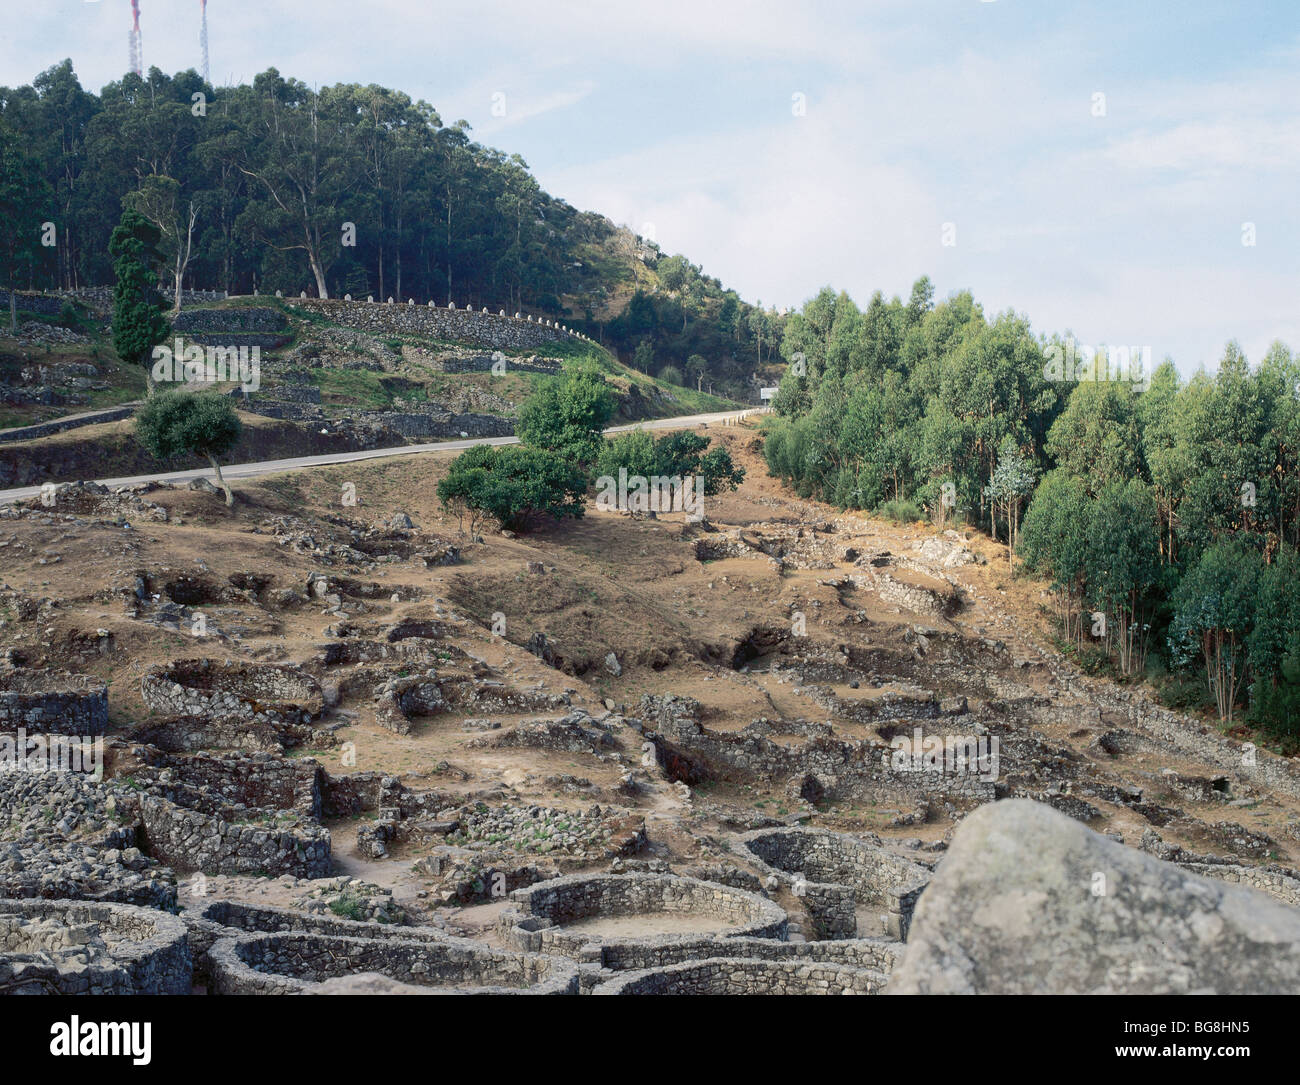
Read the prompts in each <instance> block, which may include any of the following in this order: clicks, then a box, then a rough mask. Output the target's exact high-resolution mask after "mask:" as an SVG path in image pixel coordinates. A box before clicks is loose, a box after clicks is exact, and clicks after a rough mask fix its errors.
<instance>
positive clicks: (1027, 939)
mask: <svg viewBox="0 0 1300 1085" xmlns="http://www.w3.org/2000/svg"><path fill="white" fill-rule="evenodd" d="M1297 990H1300V911H1298V910H1296V909H1293V908H1289V907H1287V906H1286V905H1284V904H1282V903H1280V902H1278V901H1277V900H1274V899H1273V898H1271V897H1269V896H1266V895H1265V894H1263V893H1259V892H1256V891H1254V890H1251V889H1244V888H1239V887H1237V886H1232V885H1228V884H1225V883H1223V882H1219V881H1214V880H1211V879H1208V878H1202V877H1200V876H1198V875H1195V874H1190V873H1188V872H1187V871H1185V870H1182V869H1180V868H1179V867H1177V866H1174V865H1172V864H1170V863H1165V862H1162V861H1161V860H1159V859H1155V858H1153V857H1152V856H1150V855H1147V854H1145V853H1143V852H1140V851H1136V850H1135V849H1133V848H1128V847H1125V846H1124V845H1122V844H1117V843H1115V842H1114V841H1112V840H1109V839H1107V838H1106V837H1104V836H1099V835H1098V834H1097V833H1094V832H1092V831H1091V830H1090V829H1087V828H1085V827H1084V826H1082V825H1080V824H1079V823H1078V822H1077V821H1075V820H1073V819H1072V818H1069V817H1066V816H1065V815H1064V814H1060V813H1058V812H1056V811H1055V810H1052V809H1051V808H1050V807H1047V806H1043V805H1041V804H1039V803H1034V802H1030V801H1028V800H1023V799H1014V800H1008V801H1005V802H997V803H991V804H989V805H986V806H983V807H980V808H979V809H978V810H976V811H975V812H974V813H973V814H971V815H970V816H969V817H967V818H966V820H965V821H964V822H963V823H962V825H961V827H960V828H959V829H958V830H957V833H956V835H955V836H954V838H953V841H952V845H951V848H950V849H949V852H948V854H947V856H946V857H945V858H944V860H943V862H942V863H941V864H940V866H939V869H938V871H937V872H936V874H935V876H934V879H933V880H932V881H931V882H930V884H929V886H928V887H927V888H926V891H925V893H924V895H923V896H922V897H921V900H920V902H919V903H918V905H917V909H916V915H915V919H914V921H913V924H912V930H911V936H910V940H909V942H908V945H907V950H906V952H905V954H904V956H903V961H902V964H901V965H900V966H899V969H898V971H897V972H895V974H894V976H893V979H892V981H891V983H890V986H889V991H890V993H891V994H1000V995H1015V994H1266V993H1283V992H1285V993H1294V992H1295V991H1297Z"/></svg>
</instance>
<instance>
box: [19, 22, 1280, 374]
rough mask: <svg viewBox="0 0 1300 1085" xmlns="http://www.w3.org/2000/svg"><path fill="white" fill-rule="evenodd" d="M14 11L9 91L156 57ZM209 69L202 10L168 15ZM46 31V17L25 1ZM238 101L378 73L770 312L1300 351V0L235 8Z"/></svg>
mask: <svg viewBox="0 0 1300 1085" xmlns="http://www.w3.org/2000/svg"><path fill="white" fill-rule="evenodd" d="M0 3H3V5H4V7H6V8H10V9H12V10H10V11H9V12H8V13H7V14H6V18H5V20H4V21H5V34H4V35H3V37H2V38H0V84H7V85H17V84H20V83H27V82H30V81H31V79H32V78H33V77H34V76H35V75H36V74H37V73H39V72H40V71H42V70H44V69H45V68H48V67H50V66H51V65H53V64H56V63H58V62H59V61H61V60H62V59H64V58H65V57H68V58H71V59H72V61H73V65H74V67H75V69H76V71H77V73H78V75H79V77H80V78H81V81H82V84H83V86H85V87H87V88H88V89H91V90H95V91H98V90H99V89H100V87H101V86H102V85H103V84H104V83H106V82H108V81H110V80H113V79H116V78H119V77H120V76H121V74H122V72H123V71H124V70H125V68H126V64H127V32H128V30H129V28H130V21H131V16H130V2H129V0H41V2H40V3H38V4H29V5H23V6H22V7H21V8H19V4H18V0H0ZM140 8H141V31H142V39H143V48H144V61H145V65H146V66H151V65H157V66H158V67H160V68H162V69H163V70H164V71H166V72H168V73H172V72H176V71H180V70H183V69H185V68H190V67H194V68H197V67H198V66H199V45H198V27H199V0H140ZM19 11H20V14H16V12H19ZM208 24H209V46H210V53H211V77H212V80H213V82H214V84H215V85H216V86H217V87H218V88H219V87H221V86H223V85H229V84H233V83H239V82H247V81H249V80H251V78H252V77H253V76H254V75H256V74H257V73H258V72H261V71H264V70H265V69H267V68H269V67H275V68H277V69H279V71H280V72H281V73H282V74H284V75H286V76H293V77H296V78H299V79H302V80H304V81H306V82H308V83H310V84H313V85H316V86H321V85H325V84H329V83H337V82H348V83H352V82H357V83H378V84H381V85H384V86H390V87H394V88H396V89H399V90H403V91H405V92H406V93H407V94H409V95H410V96H411V97H412V98H413V99H423V100H425V101H427V102H429V103H430V104H432V105H433V106H434V107H435V108H436V109H437V110H438V112H439V114H440V115H441V117H442V120H443V122H444V123H451V122H453V121H455V120H458V119H462V118H463V119H465V120H467V121H468V122H469V123H470V125H471V127H472V135H473V136H474V138H476V139H477V140H479V141H480V142H482V143H485V144H488V145H490V146H494V147H498V148H500V149H501V150H503V151H506V152H507V153H518V154H520V155H522V156H523V158H524V159H525V160H526V161H527V162H528V164H529V166H530V167H531V168H532V170H533V172H534V174H535V175H536V177H537V178H538V181H539V182H540V183H541V185H542V187H543V188H545V189H546V190H547V191H548V192H550V193H551V194H552V195H555V196H558V197H560V198H563V199H565V200H567V201H568V202H569V203H571V204H573V205H574V206H575V207H578V208H580V209H582V210H593V211H599V212H601V213H603V214H605V215H607V216H609V217H610V218H611V219H613V220H614V221H615V222H619V223H622V224H626V225H628V226H630V227H632V228H633V229H634V230H636V231H637V232H639V233H642V234H644V235H646V236H652V237H653V239H654V240H655V241H656V242H658V244H659V245H660V246H661V247H662V249H663V250H664V251H665V252H667V253H672V252H682V253H684V254H685V255H686V256H687V257H689V258H690V259H691V261H692V262H694V263H696V264H699V265H702V267H703V268H704V271H705V272H706V273H707V274H709V275H712V276H716V277H718V278H719V279H721V280H722V282H723V283H724V284H725V285H726V286H729V287H733V288H735V289H736V290H738V291H739V292H740V294H741V296H742V297H744V298H745V299H746V300H748V301H751V302H755V301H761V302H762V303H763V304H765V305H773V304H774V305H776V306H777V307H780V308H784V307H798V306H800V305H802V304H803V303H804V302H805V301H806V300H807V299H808V298H810V297H811V296H812V295H813V294H815V293H816V292H817V290H819V289H820V288H821V287H822V286H826V285H830V286H832V287H834V288H835V289H836V290H846V291H848V293H849V294H850V295H851V296H852V297H853V298H854V299H855V300H856V301H858V303H859V304H861V305H865V304H866V302H867V301H868V300H869V298H870V296H871V294H872V292H873V291H875V290H881V291H883V292H884V294H885V295H886V297H889V296H891V295H894V294H899V295H902V296H903V297H904V298H906V296H907V294H908V292H909V290H910V288H911V284H912V282H913V281H914V280H915V279H916V278H917V277H919V276H920V275H922V274H928V275H929V276H930V278H931V279H932V280H933V282H934V284H935V287H936V291H937V293H938V295H939V296H940V297H944V296H947V295H948V294H950V293H952V292H954V291H956V290H961V289H969V290H970V291H971V292H972V293H973V294H974V296H975V298H976V299H977V300H978V301H979V302H980V303H981V304H982V305H983V306H984V309H985V312H986V313H987V314H989V315H990V316H992V315H993V314H995V313H998V312H1001V311H1004V310H1007V309H1013V310H1015V311H1016V312H1018V313H1021V314H1024V315H1025V316H1027V317H1028V318H1029V320H1030V321H1031V323H1032V325H1033V327H1034V329H1035V331H1037V332H1042V333H1046V334H1052V333H1061V334H1067V333H1069V334H1072V335H1073V336H1074V337H1075V339H1076V340H1077V341H1078V342H1079V343H1080V344H1084V345H1093V346H1095V345H1099V344H1103V343H1109V344H1112V345H1114V344H1127V345H1131V346H1133V347H1149V348H1150V350H1151V352H1152V355H1153V356H1154V357H1155V358H1156V359H1157V360H1159V359H1160V358H1163V357H1165V356H1166V355H1168V356H1171V357H1173V358H1174V360H1175V361H1176V362H1177V363H1178V366H1179V368H1180V369H1181V370H1182V371H1183V372H1184V373H1185V374H1190V373H1192V372H1194V371H1195V370H1196V369H1197V368H1198V367H1199V366H1201V365H1204V366H1205V367H1206V368H1208V369H1211V370H1213V369H1214V368H1215V366H1216V365H1217V362H1218V359H1219V358H1220V356H1221V355H1222V353H1223V347H1224V344H1225V343H1226V342H1227V341H1228V340H1229V339H1236V340H1238V341H1239V342H1240V343H1241V345H1242V347H1243V348H1244V349H1245V351H1246V353H1247V355H1248V356H1249V357H1250V359H1251V360H1252V361H1258V360H1259V358H1260V357H1261V356H1262V355H1263V353H1264V351H1265V350H1266V349H1267V348H1268V346H1269V344H1270V343H1271V342H1272V341H1273V340H1274V339H1281V340H1283V341H1284V342H1286V343H1288V344H1289V345H1290V346H1292V347H1293V348H1294V349H1296V350H1300V305H1298V304H1297V303H1298V302H1300V297H1298V292H1297V287H1298V286H1300V281H1298V277H1297V271H1298V270H1300V269H1298V267H1297V264H1298V263H1300V215H1297V212H1296V208H1295V197H1296V186H1295V181H1296V178H1297V176H1298V175H1300V172H1298V167H1300V63H1298V62H1300V3H1297V2H1296V0H1235V2H1233V0H1223V2H1210V0H1180V2H1174V0H1143V2H1141V3H1134V2H1133V0H1091V2H1078V0H853V2H849V3H832V2H825V3H795V2H791V0H785V2H772V0H748V2H741V0H654V2H653V3H651V4H629V3H619V2H618V0H603V2H591V3H587V2H582V3H579V2H568V0H545V2H540V3H539V2H538V0H524V2H517V0H484V2H482V3H480V4H456V5H450V4H443V3H437V2H427V0H352V2H344V0H310V2H307V3H304V2H303V0H294V2H292V3H290V2H287V0H209V3H208Z"/></svg>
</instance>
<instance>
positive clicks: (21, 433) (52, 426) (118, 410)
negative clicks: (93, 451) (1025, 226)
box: [0, 407, 135, 444]
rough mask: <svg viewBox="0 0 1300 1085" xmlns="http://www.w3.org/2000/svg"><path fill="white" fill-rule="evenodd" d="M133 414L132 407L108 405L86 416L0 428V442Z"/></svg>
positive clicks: (28, 437)
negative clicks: (107, 407) (12, 427)
mask: <svg viewBox="0 0 1300 1085" xmlns="http://www.w3.org/2000/svg"><path fill="white" fill-rule="evenodd" d="M133 414H135V408H134V407H110V408H109V409H107V410H104V411H98V412H96V413H95V414H93V415H91V416H89V417H87V418H73V419H67V418H56V419H54V420H52V421H50V422H41V423H38V424H37V425H34V426H19V427H17V428H15V429H11V430H0V444H3V443H6V442H9V441H34V440H36V439H37V438H40V437H51V436H53V435H54V434H56V433H63V432H64V431H66V430H70V429H79V428H81V427H82V426H98V425H101V424H103V423H105V422H120V421H121V420H122V419H123V418H130V417H131V415H133Z"/></svg>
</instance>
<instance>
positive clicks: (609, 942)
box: [499, 874, 789, 962]
mask: <svg viewBox="0 0 1300 1085" xmlns="http://www.w3.org/2000/svg"><path fill="white" fill-rule="evenodd" d="M510 899H511V901H512V902H513V905H514V906H513V907H511V908H507V909H506V910H505V911H504V912H502V913H501V916H500V918H499V926H500V929H501V932H502V934H503V936H504V937H505V938H506V939H507V941H509V942H510V944H512V945H514V946H516V947H518V948H520V949H524V950H528V951H531V952H535V953H537V952H540V953H559V954H562V955H563V956H566V957H574V958H577V959H579V960H583V961H589V962H597V961H599V960H600V959H601V955H602V952H603V951H605V949H606V948H607V947H609V946H614V945H616V944H620V943H624V942H627V943H632V944H635V945H653V946H658V945H666V944H670V943H680V942H683V941H686V940H695V939H691V937H690V936H681V935H669V934H661V935H650V936H648V937H643V938H635V937H633V938H622V937H610V938H606V937H600V936H596V935H593V934H590V933H586V932H584V931H582V930H581V929H574V930H565V924H566V923H572V922H574V921H577V920H582V919H588V918H594V917H611V916H637V917H642V918H644V919H646V920H647V924H648V925H653V916H654V915H655V914H656V913H661V914H663V913H666V914H668V915H674V916H682V915H693V916H702V917H708V918H710V919H713V920H718V919H721V920H723V921H725V922H726V923H727V928H726V930H725V931H724V932H723V933H722V934H720V935H718V937H738V938H775V939H779V940H781V941H784V940H785V939H786V936H787V932H788V922H789V921H788V919H787V917H786V914H785V912H784V911H783V910H782V909H781V908H779V907H778V906H777V905H775V904H773V903H772V902H771V901H770V900H767V899H765V898H763V897H760V896H758V895H757V894H755V893H747V892H744V891H743V890H740V889H732V888H730V887H728V886H724V885H718V884H716V883H713V882H702V881H697V880H696V879H694V878H680V877H676V876H674V875H668V874H617V875H615V874H597V875H585V874H578V875H572V876H570V877H565V878H552V879H550V880H548V881H543V882H538V883H537V884H536V885H533V886H529V887H528V888H526V889H518V890H515V891H514V892H513V893H511V894H510ZM696 938H698V936H696ZM613 952H615V953H617V950H614V951H613Z"/></svg>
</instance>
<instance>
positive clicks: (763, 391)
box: [758, 388, 779, 403]
mask: <svg viewBox="0 0 1300 1085" xmlns="http://www.w3.org/2000/svg"><path fill="white" fill-rule="evenodd" d="M778 391H779V389H777V388H760V389H759V390H758V398H759V399H761V400H762V401H763V402H764V403H771V402H772V400H773V399H774V398H776V393H777V392H778Z"/></svg>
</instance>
